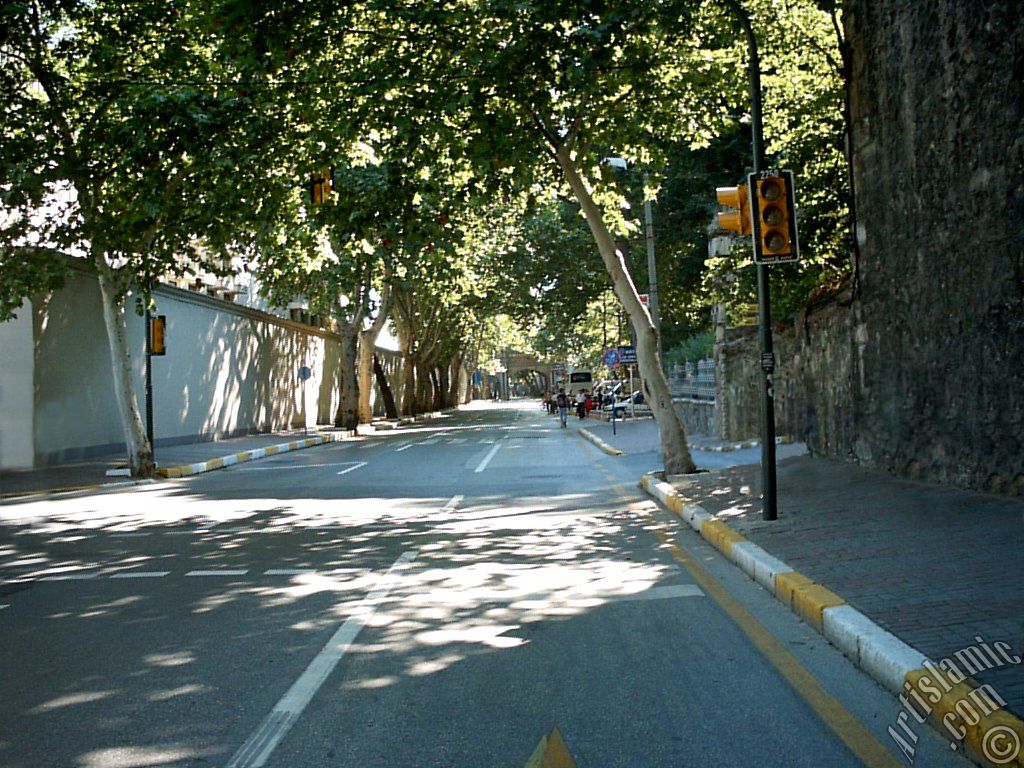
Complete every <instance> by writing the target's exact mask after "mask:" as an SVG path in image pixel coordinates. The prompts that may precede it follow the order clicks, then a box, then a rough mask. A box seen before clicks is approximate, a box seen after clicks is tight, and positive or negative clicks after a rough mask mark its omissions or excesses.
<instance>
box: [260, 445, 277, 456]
mask: <svg viewBox="0 0 1024 768" xmlns="http://www.w3.org/2000/svg"><path fill="white" fill-rule="evenodd" d="M277 449H278V446H276V445H268V446H267V447H266V448H264V449H263V455H264V456H273V455H274V454H275V453H277Z"/></svg>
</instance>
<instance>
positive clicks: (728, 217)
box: [715, 184, 750, 235]
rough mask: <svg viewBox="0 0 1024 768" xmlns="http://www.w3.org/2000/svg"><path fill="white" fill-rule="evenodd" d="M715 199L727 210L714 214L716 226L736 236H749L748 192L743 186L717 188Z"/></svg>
mask: <svg viewBox="0 0 1024 768" xmlns="http://www.w3.org/2000/svg"><path fill="white" fill-rule="evenodd" d="M715 197H717V198H718V202H719V204H720V205H724V206H726V207H727V208H728V210H725V211H720V212H719V213H717V214H715V218H716V220H717V222H718V226H720V227H721V228H722V229H729V230H732V231H733V232H735V233H736V234H737V235H749V234H750V192H749V190H748V189H747V187H746V186H744V185H742V184H741V185H739V186H736V187H718V188H717V189H716V190H715Z"/></svg>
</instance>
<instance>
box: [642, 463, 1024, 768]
mask: <svg viewBox="0 0 1024 768" xmlns="http://www.w3.org/2000/svg"><path fill="white" fill-rule="evenodd" d="M640 486H641V487H642V488H643V489H644V490H645V491H646V492H647V493H648V494H650V495H651V496H653V497H654V498H655V499H657V500H658V501H660V502H661V503H662V504H663V505H664V506H666V507H667V508H668V509H670V510H671V511H672V512H674V513H675V514H677V515H678V516H679V517H681V518H682V519H683V520H685V521H686V523H687V524H688V525H689V526H690V527H691V528H693V529H694V530H695V531H696V532H697V533H699V534H700V535H701V537H702V538H704V539H706V540H707V541H708V542H709V543H711V544H712V545H714V547H715V548H716V549H718V550H719V551H720V552H721V553H722V554H723V555H725V556H726V557H727V558H728V559H729V560H731V561H732V562H733V563H734V564H735V565H737V566H739V567H740V569H741V570H743V572H744V573H746V574H747V575H748V576H750V578H752V579H753V580H754V581H756V582H757V583H758V584H760V585H761V586H762V587H764V588H765V589H767V590H768V591H769V592H771V593H772V594H773V595H775V597H776V599H778V600H779V601H781V602H782V603H785V604H786V605H787V606H788V607H789V609H790V610H791V611H793V612H794V613H796V614H797V615H798V616H800V618H802V619H803V620H804V621H805V622H807V623H808V624H810V625H811V626H812V627H814V628H815V629H816V630H817V631H818V632H819V633H820V634H821V635H823V636H824V637H825V639H827V640H828V641H829V642H830V643H832V645H834V646H836V648H838V649H839V650H841V651H842V652H843V654H844V655H845V656H846V657H847V658H849V659H850V660H851V661H852V662H853V663H854V664H856V665H857V666H858V667H860V668H861V669H863V670H864V671H865V672H867V673H868V674H869V675H870V676H871V677H872V678H874V679H875V681H877V682H878V683H880V684H881V685H882V686H884V687H885V688H886V689H887V690H889V691H890V692H892V693H894V694H896V695H897V696H903V697H904V698H906V695H907V694H910V697H911V698H913V699H915V700H916V701H917V702H918V703H919V704H920V703H927V706H925V707H924V709H926V710H927V712H928V720H929V722H930V723H931V724H932V725H933V726H934V727H935V729H936V730H938V731H939V733H940V734H941V736H942V737H943V738H946V739H951V737H953V738H955V741H951V748H954V749H955V748H957V747H956V746H955V745H956V744H957V743H959V745H961V747H962V748H963V749H964V751H965V753H966V754H967V756H968V757H970V758H971V759H972V760H974V761H975V762H976V763H978V764H979V765H984V766H1004V767H1005V766H1011V768H1024V751H1021V750H1020V745H1021V744H1024V721H1021V720H1020V719H1019V718H1018V717H1016V716H1015V715H1013V714H1012V713H1010V712H1009V711H1006V710H1004V709H1001V708H1000V706H999V705H998V702H999V698H998V696H996V697H994V698H993V697H992V696H991V695H990V694H989V693H988V692H986V690H985V689H986V688H988V690H989V691H991V692H992V693H994V690H993V689H991V688H990V687H987V686H982V685H981V684H979V683H978V682H977V681H975V680H972V679H971V678H962V679H959V680H957V679H954V677H953V676H952V675H950V674H948V673H947V672H946V671H944V670H943V669H941V668H940V667H938V666H936V665H935V663H934V662H932V661H931V659H929V658H928V657H927V656H925V655H924V654H923V653H921V652H920V651H918V650H917V649H915V648H913V647H911V646H910V645H907V644H906V643H905V642H903V641H902V640H900V639H899V638H898V637H896V636H895V635H893V634H892V633H890V632H888V631H886V630H885V629H882V627H880V626H878V625H877V624H876V623H875V622H873V621H872V620H871V619H869V618H868V617H867V616H865V615H864V614H863V613H861V612H860V611H858V610H857V609H856V608H854V607H853V606H851V605H849V604H847V602H846V601H845V600H844V599H843V598H842V597H840V596H839V595H837V594H836V593H835V592H832V591H831V590H829V589H828V588H827V587H825V586H823V585H821V584H818V583H816V582H815V581H814V580H812V579H810V578H809V577H807V576H805V575H804V574H802V573H800V572H799V571H797V570H795V569H794V568H791V567H790V566H788V565H787V564H786V563H785V562H783V561H782V560H779V559H778V558H777V557H775V556H773V555H771V554H770V553H768V552H767V551H766V550H764V549H762V548H761V547H759V546H758V545H757V544H754V543H753V542H752V541H749V540H748V539H747V538H746V537H744V536H743V535H742V534H740V533H738V532H737V531H734V530H732V529H731V528H729V527H728V526H727V525H726V524H725V523H723V522H722V521H721V520H718V519H716V518H715V517H714V516H713V515H711V514H709V513H708V512H707V510H705V509H704V508H703V507H701V506H700V505H699V504H691V503H688V502H687V500H686V498H685V497H684V496H683V495H682V494H680V493H679V491H677V490H676V489H675V488H673V487H672V486H671V485H670V484H669V483H666V482H664V481H663V480H659V479H658V478H657V477H656V476H655V475H653V474H646V475H644V476H643V477H642V478H641V480H640ZM957 677H960V676H959V675H958V676H957ZM962 705H966V706H962ZM979 709H980V710H981V712H980V713H979V712H978V710H979ZM918 711H920V708H919V710H918ZM900 714H901V715H902V716H905V715H906V713H905V712H902V711H901V713H900ZM972 721H973V722H972ZM897 722H902V717H901V718H898V719H897ZM889 734H890V735H891V736H892V737H893V739H894V741H896V743H897V746H899V747H900V748H901V749H903V746H902V744H906V743H907V742H906V740H905V739H904V740H903V741H902V744H901V739H900V737H901V734H900V732H899V731H896V729H895V728H893V727H892V726H890V727H889ZM915 740H916V739H915ZM997 741H998V742H999V743H997ZM1014 743H1015V744H1016V745H1017V750H1018V751H1017V754H1015V755H1014V754H1011V753H1009V752H1006V753H1005V754H1010V756H1009V759H1006V760H1003V761H1001V762H997V760H996V759H995V758H1001V757H1003V756H1004V754H1003V753H1001V752H1003V750H1002V747H1001V745H1004V744H1009V745H1011V746H1012V745H1013V744H1014ZM1011 751H1012V750H1011ZM910 754H911V755H912V754H913V752H912V751H911V752H910ZM993 755H994V756H995V758H994V757H993Z"/></svg>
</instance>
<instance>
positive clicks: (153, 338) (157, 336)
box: [149, 315, 167, 355]
mask: <svg viewBox="0 0 1024 768" xmlns="http://www.w3.org/2000/svg"><path fill="white" fill-rule="evenodd" d="M149 325H150V329H149V333H150V337H149V354H151V355H166V354H167V316H166V315H156V316H155V317H151V318H150V319H149Z"/></svg>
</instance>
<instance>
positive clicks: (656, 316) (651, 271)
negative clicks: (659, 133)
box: [604, 157, 665, 367]
mask: <svg viewBox="0 0 1024 768" xmlns="http://www.w3.org/2000/svg"><path fill="white" fill-rule="evenodd" d="M604 162H605V164H606V165H610V166H611V167H612V168H618V169H620V170H623V171H625V170H627V169H628V168H629V164H628V163H627V162H626V160H625V159H624V158H621V157H606V158H605V159H604ZM647 181H648V176H647V171H644V230H645V240H646V241H647V293H648V305H647V308H648V310H649V311H650V313H651V322H653V323H654V331H655V336H656V337H657V339H658V362H659V363H661V365H662V366H663V367H664V365H665V362H664V361H665V356H664V355H663V354H662V349H661V314H660V312H659V311H658V270H657V265H656V263H655V260H654V222H653V216H652V214H651V201H650V199H649V198H648V197H647Z"/></svg>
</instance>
